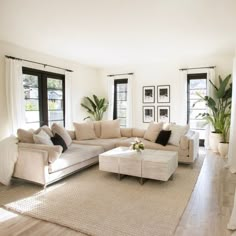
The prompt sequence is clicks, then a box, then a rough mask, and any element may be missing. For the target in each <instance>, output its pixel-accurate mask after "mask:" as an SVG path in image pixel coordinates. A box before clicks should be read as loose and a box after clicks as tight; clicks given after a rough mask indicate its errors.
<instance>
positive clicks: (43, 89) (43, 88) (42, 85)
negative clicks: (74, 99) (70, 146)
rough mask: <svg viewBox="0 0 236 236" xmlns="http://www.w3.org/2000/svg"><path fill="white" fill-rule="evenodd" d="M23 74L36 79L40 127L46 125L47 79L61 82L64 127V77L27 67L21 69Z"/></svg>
mask: <svg viewBox="0 0 236 236" xmlns="http://www.w3.org/2000/svg"><path fill="white" fill-rule="evenodd" d="M22 73H23V74H28V75H34V76H37V77H38V93H39V94H38V96H39V99H38V100H39V124H40V127H41V126H43V125H48V122H49V120H48V94H47V92H48V91H47V78H50V79H58V80H62V92H63V125H64V126H65V109H66V107H65V75H63V74H59V73H54V72H49V71H43V70H38V69H33V68H29V67H23V68H22Z"/></svg>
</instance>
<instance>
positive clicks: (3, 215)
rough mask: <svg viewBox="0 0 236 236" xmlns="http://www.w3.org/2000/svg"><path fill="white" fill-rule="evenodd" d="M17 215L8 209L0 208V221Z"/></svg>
mask: <svg viewBox="0 0 236 236" xmlns="http://www.w3.org/2000/svg"><path fill="white" fill-rule="evenodd" d="M17 216H18V215H17V214H15V213H12V212H9V211H6V210H4V209H2V208H0V222H4V221H7V220H9V219H12V218H15V217H17Z"/></svg>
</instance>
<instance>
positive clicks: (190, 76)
mask: <svg viewBox="0 0 236 236" xmlns="http://www.w3.org/2000/svg"><path fill="white" fill-rule="evenodd" d="M194 79H196V80H199V79H205V80H206V92H207V73H191V74H187V124H189V121H190V109H191V108H190V81H191V80H194ZM199 145H200V146H204V139H199Z"/></svg>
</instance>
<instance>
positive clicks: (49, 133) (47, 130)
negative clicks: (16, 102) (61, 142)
mask: <svg viewBox="0 0 236 236" xmlns="http://www.w3.org/2000/svg"><path fill="white" fill-rule="evenodd" d="M40 129H41V130H43V131H44V132H46V133H47V134H48V136H49V137H53V133H52V131H51V129H50V128H49V127H48V126H47V125H43V126H42V127H40Z"/></svg>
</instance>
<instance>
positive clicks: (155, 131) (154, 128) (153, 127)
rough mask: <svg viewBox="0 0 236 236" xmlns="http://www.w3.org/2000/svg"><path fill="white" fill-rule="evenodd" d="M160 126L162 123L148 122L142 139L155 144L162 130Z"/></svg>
mask: <svg viewBox="0 0 236 236" xmlns="http://www.w3.org/2000/svg"><path fill="white" fill-rule="evenodd" d="M162 126H163V122H159V123H154V122H150V123H149V126H148V128H147V130H146V131H145V134H144V137H143V138H144V139H146V140H149V141H151V142H153V143H155V142H156V139H157V137H158V135H159V133H160V132H161V130H162Z"/></svg>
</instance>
